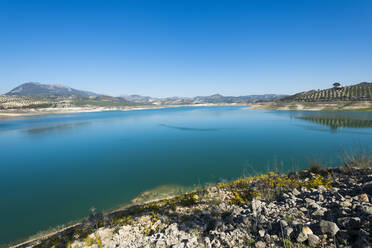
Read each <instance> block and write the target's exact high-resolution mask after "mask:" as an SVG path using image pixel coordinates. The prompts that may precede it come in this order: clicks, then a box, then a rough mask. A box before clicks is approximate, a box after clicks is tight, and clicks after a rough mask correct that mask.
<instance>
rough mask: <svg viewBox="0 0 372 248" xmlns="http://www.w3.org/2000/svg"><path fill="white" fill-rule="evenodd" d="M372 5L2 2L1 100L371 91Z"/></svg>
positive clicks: (195, 0) (300, 0) (204, 0)
mask: <svg viewBox="0 0 372 248" xmlns="http://www.w3.org/2000/svg"><path fill="white" fill-rule="evenodd" d="M371 13H372V1H371V0H364V1H363V0H293V1H287V0H281V1H280V0H272V1H266V0H256V1H255V0H252V1H250V0H243V1H237V0H225V1H220V0H185V1H183V0H168V1H166V0H156V1H155V0H153V1H150V0H149V1H143V0H131V1H124V0H122V1H112V0H102V1H95V0H70V1H59V0H45V1H41V0H23V1H20V0H0V93H5V92H7V91H9V90H10V89H12V88H14V87H15V86H17V85H19V84H21V83H24V82H29V81H34V82H41V83H48V84H49V83H52V84H64V85H68V86H70V87H73V88H77V89H85V90H90V91H95V92H98V93H105V94H110V95H120V94H141V95H150V96H195V95H210V94H214V93H221V94H224V95H246V94H263V93H295V92H298V91H303V90H309V89H318V88H326V87H329V86H330V85H331V84H332V82H334V81H340V82H342V83H345V84H351V83H356V82H362V81H372V14H371Z"/></svg>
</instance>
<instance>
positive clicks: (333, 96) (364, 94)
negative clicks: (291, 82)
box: [280, 82, 372, 102]
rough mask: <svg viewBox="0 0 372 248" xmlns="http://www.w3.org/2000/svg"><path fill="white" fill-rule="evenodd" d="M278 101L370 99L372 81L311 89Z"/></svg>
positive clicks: (371, 99) (371, 97) (371, 95)
mask: <svg viewBox="0 0 372 248" xmlns="http://www.w3.org/2000/svg"><path fill="white" fill-rule="evenodd" d="M280 101H297V102H331V101H372V83H367V82H363V83H360V84H355V85H351V86H344V87H341V86H339V87H333V88H329V89H324V90H311V91H306V92H301V93H297V94H295V95H292V96H288V97H284V98H282V99H280Z"/></svg>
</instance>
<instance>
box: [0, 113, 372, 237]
mask: <svg viewBox="0 0 372 248" xmlns="http://www.w3.org/2000/svg"><path fill="white" fill-rule="evenodd" d="M355 146H361V147H364V148H366V147H367V149H368V147H371V146H372V113H368V112H349V113H347V112H317V111H314V112H310V111H308V112H305V111H303V112H302V111H265V110H247V109H244V107H239V106H234V107H179V108H167V109H152V110H136V111H127V112H122V111H107V112H100V113H80V114H61V115H48V116H38V117H36V116H35V117H30V118H26V119H22V120H8V121H0V195H1V201H0V221H1V225H0V243H7V242H10V241H14V240H18V239H22V238H26V237H27V236H29V235H32V234H35V233H36V232H38V231H41V230H45V229H48V228H50V227H53V226H56V225H59V224H64V223H67V222H69V221H71V220H77V219H80V218H82V217H84V216H87V215H88V214H89V209H90V208H91V207H92V206H94V207H95V208H96V209H98V210H107V209H112V208H114V207H118V206H120V205H121V204H125V203H128V202H130V200H131V199H133V198H134V197H136V196H138V195H139V194H140V193H141V192H143V191H146V190H150V189H153V188H155V187H158V186H161V185H180V186H194V185H204V184H205V183H211V182H212V183H213V182H217V181H220V180H222V179H234V178H237V177H239V176H242V175H247V174H249V173H260V172H266V171H268V170H272V169H273V168H277V169H279V170H282V171H287V170H294V169H299V168H304V167H307V166H308V161H309V160H311V159H313V160H317V161H322V162H324V163H327V164H328V165H330V166H334V165H336V164H339V163H340V162H341V155H342V153H343V150H344V149H348V148H350V147H355Z"/></svg>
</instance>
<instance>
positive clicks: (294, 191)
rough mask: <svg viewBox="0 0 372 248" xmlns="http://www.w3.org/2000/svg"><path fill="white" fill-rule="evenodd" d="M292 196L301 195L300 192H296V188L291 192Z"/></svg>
mask: <svg viewBox="0 0 372 248" xmlns="http://www.w3.org/2000/svg"><path fill="white" fill-rule="evenodd" d="M292 194H293V195H295V196H298V195H299V194H301V193H300V191H298V190H297V189H296V188H294V189H293V190H292Z"/></svg>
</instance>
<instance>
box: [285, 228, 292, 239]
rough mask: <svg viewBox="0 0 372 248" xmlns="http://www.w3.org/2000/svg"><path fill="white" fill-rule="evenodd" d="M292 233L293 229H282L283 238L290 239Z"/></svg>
mask: <svg viewBox="0 0 372 248" xmlns="http://www.w3.org/2000/svg"><path fill="white" fill-rule="evenodd" d="M292 233H293V228H292V227H288V226H287V227H286V228H284V236H286V237H290V236H291V234H292Z"/></svg>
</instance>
